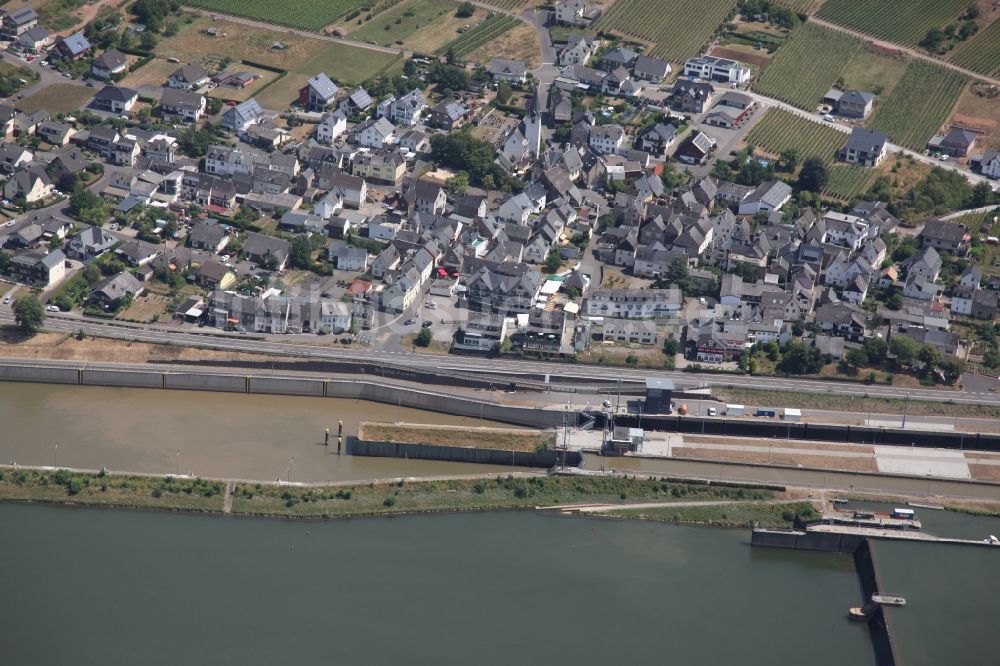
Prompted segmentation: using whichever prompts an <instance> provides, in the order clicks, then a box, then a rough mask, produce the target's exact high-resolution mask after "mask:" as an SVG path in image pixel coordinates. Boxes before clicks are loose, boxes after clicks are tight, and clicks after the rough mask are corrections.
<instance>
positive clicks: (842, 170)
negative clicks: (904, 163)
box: [746, 109, 875, 199]
mask: <svg viewBox="0 0 1000 666" xmlns="http://www.w3.org/2000/svg"><path fill="white" fill-rule="evenodd" d="M846 140H847V134H846V133H844V132H841V131H840V130H837V129H834V128H833V127H830V126H829V125H824V124H821V123H818V122H813V121H811V120H806V119H805V118H802V117H801V116H797V115H795V114H793V113H790V112H788V111H784V110H782V109H770V110H768V112H767V113H766V114H765V115H764V117H763V118H761V119H760V121H759V122H758V123H757V124H756V125H755V126H754V127H753V129H751V130H750V133H749V134H748V135H747V138H746V141H747V143H748V144H750V145H752V146H754V147H755V148H758V149H760V150H763V151H764V152H766V153H768V154H770V155H774V156H778V155H780V154H781V152H782V151H784V150H788V149H790V148H791V149H795V150H796V151H797V152H798V158H799V163H800V164H801V163H802V162H803V161H804V160H805V159H807V158H809V157H818V158H820V159H821V160H823V162H824V163H825V164H826V165H827V167H828V168H829V173H830V180H829V182H828V183H827V186H826V189H824V191H823V194H824V195H826V196H830V197H834V198H837V199H850V198H851V197H853V196H856V195H858V194H860V193H861V192H863V191H864V190H865V189H867V187H868V185H869V184H870V183H871V181H872V180H873V179H874V176H875V172H874V171H873V170H872V169H866V168H864V167H859V166H855V165H853V164H838V163H836V161H835V160H836V155H837V150H838V149H839V148H840V147H841V146H842V145H843V144H844V142H845V141H846Z"/></svg>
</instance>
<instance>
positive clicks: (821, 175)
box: [799, 157, 830, 194]
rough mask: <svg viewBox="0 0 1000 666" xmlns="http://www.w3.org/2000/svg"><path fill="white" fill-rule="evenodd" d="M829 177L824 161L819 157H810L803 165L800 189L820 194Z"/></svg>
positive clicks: (800, 175)
mask: <svg viewBox="0 0 1000 666" xmlns="http://www.w3.org/2000/svg"><path fill="white" fill-rule="evenodd" d="M829 177H830V174H829V173H828V172H827V169H826V165H825V164H823V160H821V159H820V158H818V157H809V158H806V161H805V162H803V163H802V170H801V171H800V172H799V187H800V188H801V189H803V190H808V191H810V192H815V193H816V194H819V193H820V192H821V191H822V190H823V187H824V186H825V185H826V181H827V180H828V179H829Z"/></svg>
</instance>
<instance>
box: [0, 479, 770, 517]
mask: <svg viewBox="0 0 1000 666" xmlns="http://www.w3.org/2000/svg"><path fill="white" fill-rule="evenodd" d="M228 488H231V493H230V492H229V491H228V490H227V483H225V482H223V481H218V480H203V479H194V478H184V477H180V478H178V477H173V476H166V477H162V476H161V477H157V476H138V475H127V474H108V473H102V472H99V473H86V472H75V471H69V470H64V469H60V470H37V469H35V470H27V469H17V470H14V469H10V468H6V469H3V470H0V501H21V502H40V503H50V504H66V505H76V506H100V507H118V508H129V509H143V510H163V511H190V512H200V513H219V514H222V513H232V514H235V515H244V516H261V517H279V518H314V519H327V518H349V517H358V516H388V515H400V514H409V513H432V512H449V511H490V510H509V509H533V508H535V507H537V506H546V505H554V504H627V503H630V504H635V503H637V502H671V501H677V502H684V501H699V500H733V501H748V502H749V501H757V502H759V501H762V500H768V499H777V498H780V497H782V496H783V492H784V491H783V489H777V488H775V489H766V488H762V487H753V486H750V485H746V486H741V485H739V484H714V483H713V484H709V483H706V482H700V483H699V482H696V481H678V480H665V479H640V478H635V477H631V478H629V477H620V476H618V477H611V476H547V477H546V476H527V477H525V476H514V475H506V476H500V475H497V476H495V477H492V478H478V479H448V480H432V481H406V480H400V481H396V482H392V483H387V482H383V483H358V484H352V485H344V484H341V485H328V486H326V485H311V486H296V485H288V484H261V483H231V484H228ZM229 507H231V509H230V508H229Z"/></svg>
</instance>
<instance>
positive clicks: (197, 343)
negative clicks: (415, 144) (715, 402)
mask: <svg viewBox="0 0 1000 666" xmlns="http://www.w3.org/2000/svg"><path fill="white" fill-rule="evenodd" d="M13 323H14V317H13V314H12V313H11V311H10V308H9V307H2V306H0V324H13ZM45 327H46V329H48V330H52V331H64V332H67V333H73V332H76V331H79V330H82V331H83V332H84V333H86V334H88V335H96V336H100V337H107V338H116V339H122V340H135V341H139V342H152V343H161V344H162V343H169V344H172V345H180V346H185V347H195V348H213V349H218V348H222V349H225V350H227V351H234V352H239V351H243V352H249V353H256V354H272V355H276V356H289V357H294V358H299V359H306V358H308V359H312V360H341V361H369V362H378V363H386V364H389V365H398V366H400V367H403V368H420V369H424V370H429V371H434V372H440V373H442V374H447V373H456V372H457V373H474V374H481V375H487V376H497V377H502V378H504V380H505V381H511V380H513V381H517V379H518V378H524V376H525V375H526V374H529V373H534V374H537V375H542V376H543V375H546V374H548V375H551V376H555V377H560V378H563V379H566V380H574V381H580V382H582V383H585V384H590V385H591V386H592V385H593V384H592V382H593V379H594V375H595V372H601V373H604V376H605V377H614V378H621V379H622V380H623V381H627V382H642V381H644V380H645V379H646V378H647V377H669V378H672V379H674V381H675V382H676V383H677V384H678V385H679V386H682V387H696V386H703V387H709V386H734V387H740V388H757V389H767V390H777V391H799V392H808V393H838V394H841V395H854V396H858V397H867V396H871V397H881V398H905V397H906V396H910V398H911V399H913V400H930V401H937V402H943V401H954V402H962V403H969V404H984V405H1000V395H998V394H972V393H967V392H962V391H956V390H949V389H938V388H905V387H895V386H878V385H872V386H867V385H864V384H848V383H844V382H830V381H822V380H811V379H795V378H785V377H757V376H747V375H719V374H714V373H697V372H677V371H669V370H643V369H631V368H613V369H612V370H611V372H612V373H613V374H610V375H609V374H608V369H603V368H602V369H600V370H598V369H597V368H595V367H588V366H586V365H578V364H567V363H555V362H548V361H529V360H519V359H508V358H498V359H490V358H467V357H452V356H442V355H437V354H420V353H410V352H403V351H399V350H391V351H389V352H385V351H381V350H369V349H350V348H343V347H332V346H323V345H319V344H311V343H309V342H306V340H317V339H318V338H316V337H315V336H301V337H300V336H295V337H299V338H300V339H301V340H302V342H301V343H297V342H291V341H289V340H290V338H291V337H292V336H280V335H279V336H276V335H269V336H252V337H251V336H245V335H239V334H227V333H223V332H221V331H218V330H216V329H195V330H191V331H186V330H185V331H180V330H176V329H169V328H166V327H144V326H141V325H138V324H126V323H123V322H107V321H96V320H91V319H86V318H83V317H79V316H74V315H69V314H65V313H64V314H59V315H55V316H50V317H49V318H48V319H47V320H46V323H45ZM201 331H204V332H201Z"/></svg>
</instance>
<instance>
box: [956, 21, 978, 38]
mask: <svg viewBox="0 0 1000 666" xmlns="http://www.w3.org/2000/svg"><path fill="white" fill-rule="evenodd" d="M977 32H979V25H978V24H977V23H976V22H975V21H966V22H965V23H963V24H962V27H961V28H959V29H958V38H959V39H968V38H969V37H972V36H973V35H974V34H976V33H977Z"/></svg>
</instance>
